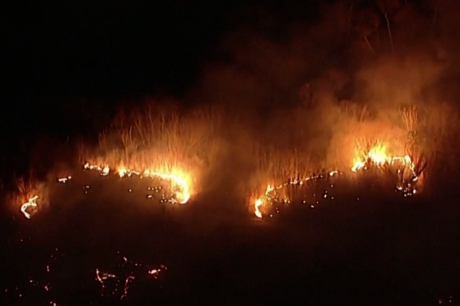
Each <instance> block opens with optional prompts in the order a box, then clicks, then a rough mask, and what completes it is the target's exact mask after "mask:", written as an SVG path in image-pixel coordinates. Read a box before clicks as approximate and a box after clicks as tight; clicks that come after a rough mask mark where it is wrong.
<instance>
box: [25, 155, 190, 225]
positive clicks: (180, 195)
mask: <svg viewBox="0 0 460 306" xmlns="http://www.w3.org/2000/svg"><path fill="white" fill-rule="evenodd" d="M83 169H84V170H95V171H98V172H99V173H100V175H101V176H108V175H109V173H110V171H111V168H110V167H109V166H104V167H101V166H98V165H91V164H89V163H86V164H84V165H83ZM115 172H116V173H117V174H118V175H119V176H120V177H121V178H123V177H125V176H127V177H131V176H132V175H136V176H138V177H139V178H143V177H147V178H151V179H154V178H159V179H162V180H167V181H170V182H172V183H173V184H174V185H175V187H177V188H175V190H173V192H174V198H172V199H170V200H169V201H170V202H171V203H172V204H174V203H180V204H185V203H187V202H188V201H189V200H190V197H191V194H190V187H189V185H188V183H187V180H186V179H185V178H184V177H182V176H180V175H176V174H171V173H164V172H159V171H151V170H144V171H136V170H131V169H126V168H123V167H121V168H119V169H118V170H115ZM70 179H72V176H67V177H61V178H58V179H57V182H58V183H66V182H67V181H69V180H70ZM38 198H39V196H38V195H34V196H33V197H31V198H29V200H28V201H27V202H26V203H23V204H22V205H21V208H20V209H21V212H22V214H23V215H24V216H25V217H26V218H27V219H30V218H31V217H32V213H30V212H29V211H31V210H37V209H38V203H37V200H38Z"/></svg>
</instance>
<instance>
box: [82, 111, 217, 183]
mask: <svg viewBox="0 0 460 306" xmlns="http://www.w3.org/2000/svg"><path fill="white" fill-rule="evenodd" d="M221 125H222V113H221V111H220V110H219V109H217V108H206V109H201V110H199V111H193V112H191V113H187V114H186V115H181V114H180V112H179V110H178V109H176V108H168V109H167V108H161V107H153V106H151V105H146V106H145V107H142V108H138V109H135V110H133V111H130V112H126V111H124V110H122V111H120V112H119V113H118V115H117V116H116V117H115V119H114V121H113V123H112V127H111V129H110V130H108V131H106V132H104V133H102V134H101V135H100V137H99V147H98V148H97V149H96V150H94V151H93V152H91V150H88V149H87V148H84V147H83V148H81V151H80V154H81V159H82V160H84V161H88V162H90V163H93V164H98V165H103V166H105V165H109V166H111V167H114V168H117V167H125V168H128V169H134V170H140V171H143V170H146V169H149V170H152V171H161V172H168V173H178V172H180V173H181V174H185V173H188V176H189V177H190V178H191V177H193V178H194V180H195V181H199V180H200V177H201V176H202V175H204V172H205V171H204V169H206V168H209V167H210V166H211V165H212V164H213V162H214V160H215V158H216V155H217V152H218V145H217V142H218V139H219V134H218V133H219V132H220V129H221ZM195 184H196V182H195Z"/></svg>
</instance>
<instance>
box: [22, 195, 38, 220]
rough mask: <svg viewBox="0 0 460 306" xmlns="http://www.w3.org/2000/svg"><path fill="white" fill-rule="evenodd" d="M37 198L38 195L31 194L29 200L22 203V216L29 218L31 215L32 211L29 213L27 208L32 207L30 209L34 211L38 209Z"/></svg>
mask: <svg viewBox="0 0 460 306" xmlns="http://www.w3.org/2000/svg"><path fill="white" fill-rule="evenodd" d="M37 199H38V195H36V196H33V197H32V198H30V199H29V201H27V202H26V203H24V204H22V206H21V212H22V213H23V214H24V216H25V217H26V218H27V219H30V217H32V213H29V212H28V210H31V209H32V211H34V212H35V211H36V210H37V209H38V204H37Z"/></svg>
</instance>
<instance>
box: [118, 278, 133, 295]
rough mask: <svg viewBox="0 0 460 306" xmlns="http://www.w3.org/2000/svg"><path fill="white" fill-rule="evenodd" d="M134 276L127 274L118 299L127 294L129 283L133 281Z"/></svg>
mask: <svg viewBox="0 0 460 306" xmlns="http://www.w3.org/2000/svg"><path fill="white" fill-rule="evenodd" d="M135 279H136V278H135V277H134V276H133V275H129V276H128V277H127V278H126V280H125V285H124V287H123V295H122V296H121V297H120V300H122V299H124V298H126V297H127V296H128V289H129V284H130V283H131V282H132V281H134V280H135Z"/></svg>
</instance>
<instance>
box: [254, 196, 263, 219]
mask: <svg viewBox="0 0 460 306" xmlns="http://www.w3.org/2000/svg"><path fill="white" fill-rule="evenodd" d="M263 204H264V202H263V201H262V199H257V200H256V202H255V203H254V210H255V214H256V217H257V218H262V212H261V211H260V209H259V207H261V206H262V205H263Z"/></svg>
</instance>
